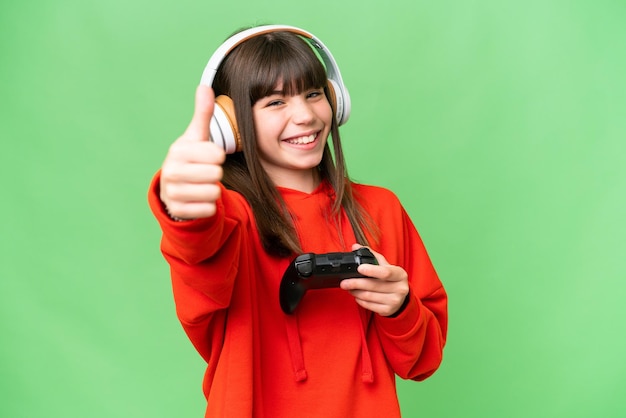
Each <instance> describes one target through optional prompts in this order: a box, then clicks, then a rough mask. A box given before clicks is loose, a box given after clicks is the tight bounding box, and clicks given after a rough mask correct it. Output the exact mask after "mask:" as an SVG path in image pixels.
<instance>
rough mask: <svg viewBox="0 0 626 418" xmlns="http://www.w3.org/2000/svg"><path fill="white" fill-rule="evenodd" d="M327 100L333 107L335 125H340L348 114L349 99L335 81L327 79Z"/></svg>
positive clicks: (344, 121)
mask: <svg viewBox="0 0 626 418" xmlns="http://www.w3.org/2000/svg"><path fill="white" fill-rule="evenodd" d="M328 94H329V96H330V97H329V98H328V100H329V101H330V103H331V104H332V106H333V109H335V118H336V119H337V125H338V126H341V125H343V124H344V123H346V121H347V120H348V117H349V116H350V99H349V98H347V97H346V96H344V94H343V90H342V89H341V87H339V85H338V84H337V82H336V81H334V80H331V79H330V78H329V79H328Z"/></svg>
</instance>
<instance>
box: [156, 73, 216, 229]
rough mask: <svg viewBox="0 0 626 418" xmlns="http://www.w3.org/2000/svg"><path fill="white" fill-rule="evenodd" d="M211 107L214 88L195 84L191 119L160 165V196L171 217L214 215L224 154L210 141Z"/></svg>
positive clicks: (184, 217)
mask: <svg viewBox="0 0 626 418" xmlns="http://www.w3.org/2000/svg"><path fill="white" fill-rule="evenodd" d="M214 106H215V96H214V94H213V89H211V88H210V87H208V86H204V85H200V86H198V88H197V90H196V101H195V109H194V114H193V117H192V119H191V122H190V123H189V126H188V127H187V129H186V130H185V132H184V133H183V134H182V136H180V137H179V138H178V139H177V140H176V141H174V143H173V144H172V145H171V146H170V148H169V150H168V153H167V156H166V157H165V161H164V162H163V165H162V167H161V183H160V185H161V195H160V197H161V201H162V202H163V203H164V204H165V207H166V209H167V211H168V213H169V214H170V216H172V217H173V218H180V219H196V218H204V217H210V216H213V215H214V214H215V211H216V202H217V199H219V197H220V193H221V189H220V187H219V185H218V183H219V181H220V180H221V179H222V173H223V171H222V164H223V163H224V160H225V158H226V153H225V152H224V150H223V149H222V148H221V147H220V146H218V145H216V144H214V143H213V142H211V141H210V133H209V124H210V121H211V117H212V116H213V108H214Z"/></svg>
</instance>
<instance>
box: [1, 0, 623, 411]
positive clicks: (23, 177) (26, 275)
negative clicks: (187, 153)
mask: <svg viewBox="0 0 626 418" xmlns="http://www.w3.org/2000/svg"><path fill="white" fill-rule="evenodd" d="M625 21H626V3H624V2H623V1H616V0H598V1H594V2H589V1H582V0H552V1H548V2H546V1H539V0H529V1H526V2H517V1H510V0H504V1H502V0H476V1H472V2H458V1H451V0H442V1H439V2H430V1H423V0H405V1H395V2H394V1H392V2H386V3H384V4H380V5H367V4H362V3H361V2H358V1H355V0H346V1H342V2H337V1H331V0H325V1H312V2H311V1H309V2H304V3H303V2H294V1H286V0H276V1H273V2H270V3H267V2H259V1H256V0H255V1H253V0H242V1H239V2H223V3H219V4H215V2H199V1H191V0H179V1H176V2H161V3H155V2H151V1H147V0H124V1H122V0H108V1H106V2H104V1H97V2H93V1H92V2H83V1H77V0H56V1H51V0H37V1H34V2H18V1H17V0H8V1H7V0H5V1H3V2H2V5H1V6H0V35H1V36H0V137H1V139H2V147H1V151H0V186H1V191H2V198H1V200H2V204H1V205H0V215H1V217H2V221H1V223H0V246H1V247H0V257H1V259H0V341H1V342H0V416H2V417H7V418H34V417H64V418H70V417H72V418H73V417H92V418H99V417H147V416H150V417H153V418H156V417H200V416H203V413H204V405H205V401H204V398H203V396H202V392H201V381H202V375H203V372H204V364H203V362H202V360H201V359H200V357H199V356H198V355H197V354H196V352H195V350H194V349H193V347H192V346H191V344H190V343H189V342H188V340H187V338H186V336H185V335H184V333H183V331H182V329H181V327H180V325H179V324H178V322H177V319H176V317H175V312H174V306H173V301H172V296H171V289H170V283H169V271H168V267H167V265H166V263H165V262H164V260H163V259H162V257H161V255H160V252H159V239H160V231H159V229H158V226H157V224H156V221H155V220H154V219H153V218H152V216H151V214H150V212H149V210H148V206H147V203H146V193H147V188H148V184H149V182H150V179H151V177H152V175H153V174H154V172H155V171H156V170H157V169H158V168H159V166H160V164H161V162H162V160H163V158H164V156H165V153H166V150H167V148H168V146H169V144H170V143H171V142H172V141H173V140H174V139H175V138H176V137H177V136H178V135H179V134H180V133H181V132H182V131H183V129H184V128H185V127H186V125H187V123H188V121H189V119H190V117H191V113H192V109H193V94H194V89H195V86H196V85H197V84H198V81H199V79H200V75H201V72H202V69H203V68H204V65H205V64H206V61H207V60H208V58H209V56H210V55H211V53H212V52H213V50H214V49H215V48H216V47H217V46H218V45H219V44H220V43H221V41H222V40H223V39H224V38H226V37H227V36H228V35H229V34H230V33H231V32H233V31H234V30H235V29H237V28H239V27H242V26H249V25H255V24H261V23H281V24H289V25H295V26H299V27H302V28H304V29H307V30H309V31H311V32H312V33H314V34H315V35H317V36H318V37H319V38H320V39H322V40H323V41H324V43H325V44H326V45H327V46H328V47H329V48H330V49H331V51H332V53H333V55H334V56H335V58H336V59H337V61H338V63H339V65H340V67H341V70H342V74H343V77H344V79H345V81H346V84H347V85H348V88H349V89H350V93H351V97H352V106H353V107H352V109H353V110H352V116H351V119H350V121H349V123H348V124H346V125H345V127H343V128H342V136H343V139H344V144H345V150H346V153H347V158H348V163H349V169H350V173H351V175H352V176H353V178H354V179H355V180H357V181H360V182H365V183H371V184H377V185H381V186H385V187H388V188H390V189H392V190H394V191H395V192H396V193H397V194H398V196H399V197H400V199H401V200H402V202H403V203H404V205H405V207H406V209H407V210H408V212H409V214H410V215H411V217H412V219H413V221H414V223H415V224H416V226H417V228H418V230H419V231H420V233H421V235H422V238H423V240H424V242H425V243H426V246H427V248H428V249H429V253H430V255H431V257H432V259H433V262H434V264H435V266H436V268H437V270H438V271H439V274H440V276H441V279H442V280H443V282H444V284H445V286H446V288H447V290H448V292H449V297H450V331H449V340H448V345H447V347H446V350H445V359H444V363H443V365H442V366H441V369H440V370H439V371H438V372H437V373H436V374H435V375H434V376H433V377H431V378H430V379H428V380H427V381H425V382H421V383H416V382H405V381H398V387H399V392H400V402H401V405H402V410H403V413H404V415H405V416H407V417H417V416H425V417H426V416H427V417H486V416H489V417H568V418H570V417H619V416H626V401H625V400H624V393H626V377H625V374H626V361H625V360H624V353H626V329H625V325H624V320H625V319H626V307H625V304H624V299H625V298H626V283H625V279H626V266H625V259H626V258H625V257H624V252H625V250H626V242H625V238H624V237H625V236H626V221H625V220H624V214H625V213H626V197H625V195H626V193H625V189H626V145H625V143H626V141H625V140H626V86H625V84H626V83H625V75H626V25H625V24H624V22H625Z"/></svg>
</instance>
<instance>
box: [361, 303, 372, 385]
mask: <svg viewBox="0 0 626 418" xmlns="http://www.w3.org/2000/svg"><path fill="white" fill-rule="evenodd" d="M357 310H358V311H359V318H360V321H359V322H360V325H361V380H363V382H364V383H373V382H374V368H373V366H372V356H370V350H369V348H368V347H367V338H366V336H365V330H366V329H367V324H368V322H369V321H368V320H369V318H370V317H371V314H368V312H367V311H366V310H365V309H363V308H361V307H360V306H358V305H357Z"/></svg>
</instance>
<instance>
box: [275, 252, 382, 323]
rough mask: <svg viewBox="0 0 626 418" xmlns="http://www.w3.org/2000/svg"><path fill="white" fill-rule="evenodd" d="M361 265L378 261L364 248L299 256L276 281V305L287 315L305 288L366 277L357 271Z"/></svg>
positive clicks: (337, 284) (329, 286) (322, 286)
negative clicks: (278, 285)
mask: <svg viewBox="0 0 626 418" xmlns="http://www.w3.org/2000/svg"><path fill="white" fill-rule="evenodd" d="M361 264H378V261H376V257H374V254H372V252H371V251H370V250H369V249H368V248H365V247H363V248H359V249H358V250H354V251H351V252H346V253H326V254H314V253H306V254H302V255H299V256H298V257H296V258H295V259H294V260H293V261H292V262H291V264H290V265H289V267H287V270H285V274H283V278H282V280H281V282H280V290H279V299H280V307H281V308H282V310H283V312H285V313H286V314H291V313H293V312H294V311H295V309H296V308H297V306H298V304H299V303H300V301H301V300H302V298H303V297H304V294H305V293H306V292H307V291H308V290H311V289H327V288H332V287H339V283H340V282H341V281H342V280H344V279H349V278H353V277H366V276H363V275H362V274H360V273H359V272H358V271H357V267H359V266H360V265H361Z"/></svg>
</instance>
